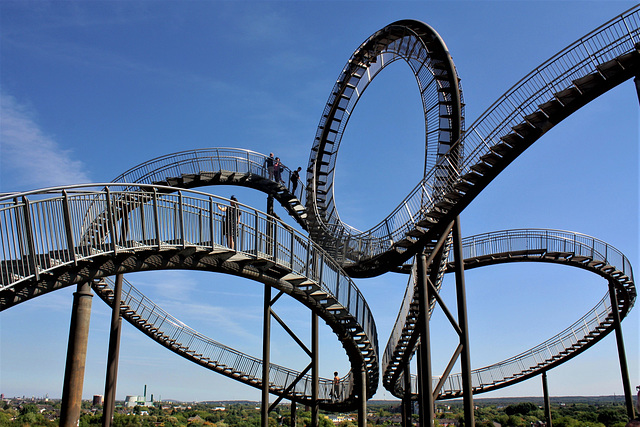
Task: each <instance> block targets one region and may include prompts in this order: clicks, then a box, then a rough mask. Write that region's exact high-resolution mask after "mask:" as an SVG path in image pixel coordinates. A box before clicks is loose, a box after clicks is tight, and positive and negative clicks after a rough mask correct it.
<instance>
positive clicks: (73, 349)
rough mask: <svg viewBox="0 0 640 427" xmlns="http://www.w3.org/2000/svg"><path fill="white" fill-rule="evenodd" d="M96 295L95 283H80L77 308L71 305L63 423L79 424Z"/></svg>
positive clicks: (75, 298)
mask: <svg viewBox="0 0 640 427" xmlns="http://www.w3.org/2000/svg"><path fill="white" fill-rule="evenodd" d="M92 298H93V294H92V293H91V285H90V284H89V283H81V284H78V288H77V291H76V292H75V293H74V294H73V308H72V309H71V324H70V325H69V343H68V345H67V363H66V366H65V370H64V384H63V386H62V404H61V407H60V427H72V426H73V427H75V426H77V425H78V422H79V420H80V409H81V406H82V388H83V383H84V368H85V362H86V359H87V343H88V341H89V322H90V320H91V299H92Z"/></svg>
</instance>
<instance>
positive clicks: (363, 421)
mask: <svg viewBox="0 0 640 427" xmlns="http://www.w3.org/2000/svg"><path fill="white" fill-rule="evenodd" d="M359 383H360V393H358V394H359V395H360V405H359V406H358V427H367V368H366V366H365V365H364V361H363V364H362V367H361V368H360V381H359Z"/></svg>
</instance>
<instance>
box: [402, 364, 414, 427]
mask: <svg viewBox="0 0 640 427" xmlns="http://www.w3.org/2000/svg"><path fill="white" fill-rule="evenodd" d="M403 375H404V377H403V380H404V395H403V396H402V427H411V415H412V408H411V363H410V362H409V361H407V363H406V364H405V366H404V374H403Z"/></svg>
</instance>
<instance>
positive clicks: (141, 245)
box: [0, 183, 379, 408]
mask: <svg viewBox="0 0 640 427" xmlns="http://www.w3.org/2000/svg"><path fill="white" fill-rule="evenodd" d="M96 185H100V186H102V185H103V184H96ZM134 186H135V187H140V188H144V190H138V191H134V190H125V191H122V190H121V188H122V187H127V188H133V187H134ZM153 190H155V191H153ZM175 190H176V189H175V188H170V187H158V186H148V185H143V184H135V185H134V184H127V183H125V184H106V185H105V189H104V190H93V189H91V188H89V189H86V188H83V186H68V187H64V188H61V189H58V190H55V189H51V190H48V191H46V192H42V193H38V192H33V193H31V194H28V195H26V194H25V195H23V196H22V197H21V198H19V199H16V202H15V203H13V204H10V203H4V204H3V205H2V209H1V210H0V224H2V229H4V230H11V231H12V233H11V234H9V233H3V234H2V236H1V238H2V244H1V247H2V251H3V253H2V255H3V257H2V259H3V262H2V263H0V277H1V278H2V284H3V286H2V287H1V288H0V310H4V309H7V308H9V307H11V306H13V305H15V304H18V303H21V302H24V301H26V300H28V299H30V298H33V297H35V296H38V295H41V294H43V293H46V292H50V291H53V290H56V289H60V288H62V287H66V286H70V285H73V284H77V283H84V282H87V281H95V280H99V279H101V278H105V277H108V276H111V275H114V274H122V273H129V272H135V271H145V270H158V269H197V270H205V271H222V272H226V273H229V274H234V275H238V276H243V277H247V278H250V279H253V280H257V281H260V282H263V283H265V284H268V285H270V286H273V287H274V288H276V289H278V290H280V291H282V292H284V293H286V294H288V295H290V296H291V297H293V298H294V299H296V300H298V301H300V302H301V303H303V304H305V305H306V306H307V307H309V308H310V309H311V310H312V311H313V312H315V313H317V314H318V315H319V316H320V317H321V318H322V319H323V320H324V321H325V322H326V323H327V324H328V325H329V326H330V327H331V328H332V329H333V330H334V332H335V333H336V334H337V336H338V339H339V340H340V341H341V342H342V344H343V346H344V348H345V349H346V352H347V355H348V357H349V359H350V361H351V364H352V366H355V367H360V366H364V367H365V370H366V373H367V385H368V388H369V390H368V392H370V393H372V394H373V393H375V390H376V388H377V384H378V373H379V367H378V357H377V352H378V343H377V332H376V329H375V322H374V320H373V316H372V314H371V311H370V310H369V307H368V305H367V303H366V301H365V299H364V297H363V296H362V294H361V293H360V291H359V290H358V289H357V287H356V286H355V284H354V283H353V281H352V280H351V279H350V278H349V277H348V276H347V275H346V274H345V273H344V271H343V270H342V269H341V268H340V266H339V265H337V264H336V263H335V262H334V261H333V260H332V258H331V257H330V256H329V255H328V254H327V253H326V252H325V251H324V250H323V249H322V248H321V247H319V246H318V245H317V244H315V243H313V242H312V241H311V240H309V239H308V238H307V237H306V236H304V235H302V234H300V233H298V232H296V231H295V230H293V229H292V228H291V227H289V226H288V225H286V224H285V223H283V222H281V221H278V220H276V219H275V218H274V217H271V216H269V215H267V214H264V213H262V212H259V211H257V210H255V209H250V208H248V207H246V206H241V207H239V208H238V209H239V212H240V213H241V215H240V220H239V222H238V230H237V234H236V236H235V248H234V249H231V248H230V247H229V246H228V245H227V244H228V239H227V238H226V237H227V236H225V235H224V231H223V230H224V227H225V222H224V219H223V215H222V214H221V211H220V210H219V209H218V206H226V207H229V206H230V205H229V204H228V200H227V199H223V198H220V197H216V196H212V195H210V194H207V193H200V192H194V191H187V190H180V191H178V192H177V193H171V194H166V193H167V192H173V191H175ZM33 199H35V200H33ZM2 202H3V201H2V200H0V203H2ZM94 288H95V289H96V290H98V291H101V290H102V291H104V292H108V291H106V290H105V288H103V287H102V286H98V285H94ZM105 298H107V299H108V295H107V296H106V297H105ZM131 310H133V311H131ZM137 310H138V309H133V306H132V305H129V306H128V307H127V309H126V311H125V313H124V314H126V315H127V316H125V317H127V320H129V321H130V322H131V323H133V324H134V325H135V326H138V323H139V322H143V323H144V325H145V327H147V326H148V328H150V329H148V331H152V329H157V331H153V333H152V334H151V335H152V336H153V337H154V339H156V340H157V341H159V342H161V343H162V344H163V345H167V341H166V340H165V339H164V336H165V333H164V332H162V328H160V327H159V326H157V325H156V323H155V322H154V321H152V320H153V319H154V318H151V319H150V318H148V317H147V316H150V315H151V313H152V312H153V311H152V312H148V311H143V312H139V311H137ZM192 336H193V334H192ZM172 350H174V351H180V352H182V353H184V355H186V356H187V357H189V358H191V359H194V357H193V354H204V353H201V352H200V349H199V348H198V347H195V348H192V347H191V344H188V345H185V343H184V342H178V341H176V342H175V343H172ZM189 355H191V356H189ZM203 357H204V356H203ZM212 360H213V359H212ZM213 362H214V363H213V364H212V366H210V367H211V368H212V369H213V370H218V371H221V372H223V373H226V374H229V376H234V375H236V374H237V372H228V371H226V370H225V369H221V368H218V365H217V362H219V361H217V360H213ZM199 363H201V362H199ZM201 364H202V363H201ZM207 364H209V363H207ZM244 374H247V375H246V379H245V381H246V382H247V383H248V384H251V385H254V386H258V384H260V382H259V381H258V382H256V381H255V379H254V378H253V376H251V375H249V373H248V372H244ZM301 375H302V376H301ZM299 376H300V378H298V377H299ZM250 378H251V379H250ZM293 379H296V381H295V384H294V383H291V381H292V380H293ZM303 380H305V378H304V373H303V374H300V373H297V375H295V376H293V377H289V378H288V379H286V380H284V379H283V381H284V383H283V384H278V383H274V384H271V386H270V391H271V392H272V393H274V394H277V395H284V396H286V397H287V398H289V399H291V400H295V401H300V402H305V401H308V400H309V399H310V398H311V397H310V395H304V394H300V393H302V392H301V388H300V387H301V386H300V384H302V382H301V381H303ZM326 381H330V380H324V381H323V382H326ZM292 384H293V386H292ZM289 386H292V387H291V388H289ZM342 388H343V390H344V393H345V395H343V396H342V398H343V400H342V401H335V402H332V401H323V402H322V403H323V405H329V406H330V407H331V406H332V407H335V408H340V407H344V406H349V405H354V404H355V399H356V397H355V395H354V390H353V387H352V379H351V378H350V377H348V378H346V379H345V385H343V387H342ZM305 390H306V388H305Z"/></svg>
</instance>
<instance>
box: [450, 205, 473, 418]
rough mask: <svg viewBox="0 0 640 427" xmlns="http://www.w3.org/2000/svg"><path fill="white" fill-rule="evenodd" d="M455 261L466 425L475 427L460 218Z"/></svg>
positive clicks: (455, 246) (454, 254) (455, 230)
mask: <svg viewBox="0 0 640 427" xmlns="http://www.w3.org/2000/svg"><path fill="white" fill-rule="evenodd" d="M453 259H454V262H455V276H456V297H457V301H458V326H459V327H460V329H461V331H462V334H461V335H460V344H462V347H463V348H462V353H461V355H460V365H461V368H462V392H463V395H464V398H463V402H464V425H465V426H467V427H469V426H471V427H472V426H474V425H475V419H474V414H473V389H472V387H473V386H472V383H471V352H470V350H469V325H468V321H467V294H466V289H465V283H464V257H463V254H462V235H461V232H460V217H459V216H458V217H456V219H455V221H454V226H453Z"/></svg>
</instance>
